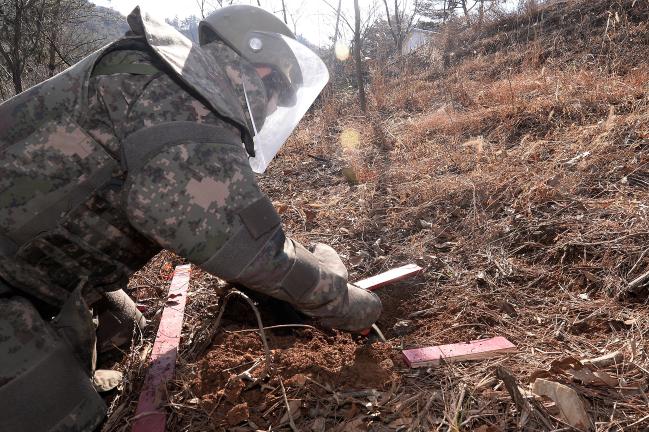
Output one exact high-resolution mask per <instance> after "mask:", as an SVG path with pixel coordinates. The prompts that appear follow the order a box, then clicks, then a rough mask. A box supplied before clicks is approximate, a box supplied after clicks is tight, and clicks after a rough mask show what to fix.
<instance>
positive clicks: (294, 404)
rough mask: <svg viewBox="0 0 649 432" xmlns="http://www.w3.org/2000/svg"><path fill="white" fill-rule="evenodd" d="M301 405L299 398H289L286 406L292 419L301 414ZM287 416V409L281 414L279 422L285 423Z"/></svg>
mask: <svg viewBox="0 0 649 432" xmlns="http://www.w3.org/2000/svg"><path fill="white" fill-rule="evenodd" d="M301 406H302V400H301V399H290V400H289V401H288V408H289V410H291V416H292V417H293V420H295V419H297V418H299V417H300V415H302V411H301V409H300V407H301ZM288 420H289V417H288V411H287V412H286V413H284V415H283V416H282V419H281V420H280V421H279V422H280V423H286V422H288Z"/></svg>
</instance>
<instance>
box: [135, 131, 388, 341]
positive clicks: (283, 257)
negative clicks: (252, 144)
mask: <svg viewBox="0 0 649 432" xmlns="http://www.w3.org/2000/svg"><path fill="white" fill-rule="evenodd" d="M127 212H128V214H129V218H130V220H131V223H132V224H133V225H134V226H135V227H136V228H137V229H138V230H140V231H141V232H143V233H144V234H146V235H148V236H150V237H152V238H153V239H154V240H155V241H157V242H158V243H159V244H160V245H161V246H163V247H165V248H167V249H170V250H173V251H175V252H176V253H178V254H179V255H182V256H184V257H186V258H187V259H189V260H190V261H191V262H193V263H195V264H197V265H199V266H201V267H202V268H203V269H205V270H206V271H208V272H210V273H212V274H214V275H216V276H219V277H221V278H223V279H225V280H228V281H231V282H238V283H241V284H242V285H244V286H246V287H248V288H250V289H253V290H256V291H259V292H262V293H264V294H267V295H270V296H273V297H275V298H279V299H281V300H284V301H287V302H289V303H291V304H292V305H294V306H295V307H296V308H297V309H299V310H301V311H302V312H304V313H306V314H307V315H310V316H313V317H317V318H321V319H323V323H324V324H325V325H327V326H330V327H335V328H340V329H345V330H358V329H361V328H364V327H366V326H369V325H370V324H372V323H373V322H374V321H375V320H376V319H377V318H378V314H379V313H380V310H381V307H380V301H379V300H378V298H377V297H376V296H375V295H374V294H372V293H369V292H366V291H363V290H360V289H358V288H354V287H348V285H347V272H346V270H345V267H344V265H343V264H342V262H341V261H340V259H339V258H338V255H337V254H336V253H335V252H334V251H333V249H330V248H329V249H326V248H325V247H323V246H320V248H319V250H316V252H319V253H317V254H314V253H311V252H309V251H308V250H306V249H305V248H304V247H303V246H302V245H300V244H299V243H297V242H295V241H293V240H291V239H288V238H286V236H285V235H284V232H283V230H282V227H281V224H280V220H279V216H278V215H277V213H276V212H275V210H274V208H273V207H272V204H271V203H270V200H269V199H268V197H266V196H265V195H264V194H263V193H262V192H261V191H260V190H259V188H258V186H257V183H256V181H255V178H254V174H253V172H252V170H251V168H250V166H249V164H248V160H247V155H246V152H245V150H244V149H243V147H242V146H240V145H232V144H206V143H194V142H186V143H182V144H178V145H173V146H171V147H168V148H166V149H165V150H164V151H162V152H161V153H159V154H157V155H156V156H154V157H153V158H151V159H150V160H149V161H148V162H147V163H146V164H145V165H144V167H143V168H142V169H141V171H140V172H138V173H136V174H135V175H134V176H132V178H131V179H130V180H129V183H128V201H127ZM361 291H362V292H361Z"/></svg>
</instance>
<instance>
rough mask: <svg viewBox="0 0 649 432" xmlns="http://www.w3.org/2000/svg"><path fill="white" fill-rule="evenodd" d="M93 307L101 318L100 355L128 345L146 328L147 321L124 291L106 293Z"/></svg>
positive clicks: (98, 344)
mask: <svg viewBox="0 0 649 432" xmlns="http://www.w3.org/2000/svg"><path fill="white" fill-rule="evenodd" d="M93 306H94V307H95V308H96V309H97V313H98V318H99V326H98V327H97V350H98V351H99V352H100V353H103V352H106V351H109V350H111V349H113V348H116V347H121V346H124V345H126V344H128V343H129V342H131V340H132V339H133V336H134V335H135V334H136V333H138V332H141V331H142V330H144V327H145V326H146V319H145V318H144V316H143V315H142V313H141V312H140V311H139V310H138V309H137V305H136V304H135V302H134V301H133V299H131V298H130V297H129V296H128V294H126V293H125V292H124V290H117V291H111V292H107V293H105V294H104V298H103V299H102V300H100V301H99V302H98V303H96V304H95V305H93Z"/></svg>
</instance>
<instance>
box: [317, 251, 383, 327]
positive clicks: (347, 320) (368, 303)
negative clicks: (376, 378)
mask: <svg viewBox="0 0 649 432" xmlns="http://www.w3.org/2000/svg"><path fill="white" fill-rule="evenodd" d="M313 255H315V257H316V258H317V259H318V261H319V262H320V265H321V266H322V267H324V268H326V269H328V270H329V271H330V272H331V273H334V274H335V275H337V276H339V277H340V278H342V279H344V280H345V281H346V280H347V277H348V274H347V268H346V267H345V264H343V262H342V260H341V259H340V257H339V256H338V254H337V253H336V251H335V250H333V249H332V248H331V247H330V246H327V245H325V244H322V243H318V244H316V246H315V248H314V250H313ZM336 303H337V307H336V308H335V312H336V314H335V315H331V316H324V317H322V318H321V319H320V323H321V324H322V325H323V326H325V327H331V328H335V329H339V330H345V331H350V332H360V331H362V330H365V329H367V328H369V327H371V326H372V324H374V323H375V322H376V320H378V319H379V316H381V311H382V309H383V306H382V305H381V300H380V299H379V297H378V296H377V295H376V294H374V293H373V292H371V291H367V290H364V289H362V288H359V287H357V286H355V285H352V284H349V283H347V291H346V292H344V293H343V298H340V299H338V302H336Z"/></svg>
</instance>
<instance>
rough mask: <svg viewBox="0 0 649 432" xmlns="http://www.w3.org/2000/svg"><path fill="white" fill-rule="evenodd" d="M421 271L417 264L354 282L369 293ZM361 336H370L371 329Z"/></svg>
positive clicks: (363, 331) (363, 332)
mask: <svg viewBox="0 0 649 432" xmlns="http://www.w3.org/2000/svg"><path fill="white" fill-rule="evenodd" d="M421 271H422V268H421V267H419V266H418V265H417V264H406V265H404V266H402V267H397V268H394V269H392V270H388V271H386V272H383V273H379V274H377V275H376V276H372V277H368V278H367V279H363V280H359V281H358V282H354V285H356V286H357V287H359V288H363V289H365V290H368V291H374V290H376V289H379V288H381V287H384V286H386V285H389V284H391V283H394V282H399V281H402V280H404V279H408V278H409V277H411V276H414V275H416V274H418V273H419V272H421ZM360 334H361V335H362V336H367V335H369V334H370V329H366V330H362V331H361V332H360Z"/></svg>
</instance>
